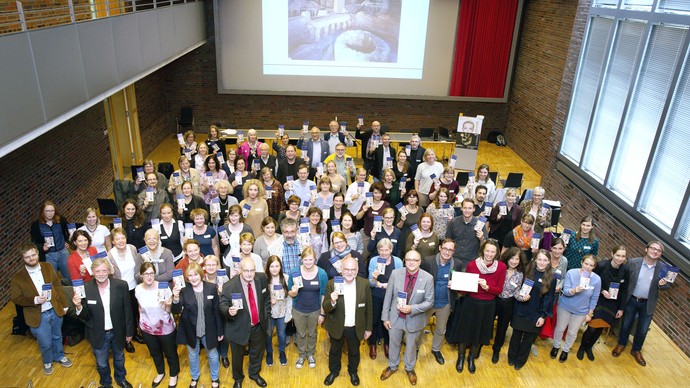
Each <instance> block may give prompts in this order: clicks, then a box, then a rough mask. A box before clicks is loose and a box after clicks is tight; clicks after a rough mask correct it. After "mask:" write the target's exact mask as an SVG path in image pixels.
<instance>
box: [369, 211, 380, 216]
mask: <svg viewBox="0 0 690 388" xmlns="http://www.w3.org/2000/svg"><path fill="white" fill-rule="evenodd" d="M371 214H373V215H375V216H378V215H379V212H375V211H373V210H372V211H371Z"/></svg>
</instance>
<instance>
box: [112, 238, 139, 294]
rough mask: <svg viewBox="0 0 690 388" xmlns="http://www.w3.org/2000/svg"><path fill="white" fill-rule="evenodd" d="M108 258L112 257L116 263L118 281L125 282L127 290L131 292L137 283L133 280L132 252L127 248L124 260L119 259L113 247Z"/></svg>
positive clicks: (133, 264)
mask: <svg viewBox="0 0 690 388" xmlns="http://www.w3.org/2000/svg"><path fill="white" fill-rule="evenodd" d="M110 256H112V257H113V260H115V263H117V268H118V269H120V279H122V280H124V281H126V282H127V285H128V286H129V290H130V291H131V290H133V289H134V287H136V286H137V281H136V280H134V266H135V265H136V264H135V263H134V257H133V256H132V251H130V249H129V246H127V247H126V248H125V258H124V259H121V258H120V255H119V254H118V252H117V248H115V247H113V248H112V249H111V250H110Z"/></svg>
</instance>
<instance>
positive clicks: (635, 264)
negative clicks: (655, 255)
mask: <svg viewBox="0 0 690 388" xmlns="http://www.w3.org/2000/svg"><path fill="white" fill-rule="evenodd" d="M643 262H644V257H635V258H633V259H630V260H629V261H628V263H627V264H626V266H627V268H628V271H629V276H630V281H629V283H628V288H627V290H626V294H625V296H624V297H625V300H623V301H622V302H623V303H622V304H621V306H625V305H626V304H627V303H628V301H629V300H630V298H632V297H634V296H635V295H633V293H634V292H635V287H636V286H637V280H638V278H639V277H640V269H641V268H642V263H643ZM663 266H664V263H663V262H662V261H661V260H657V262H656V266H655V267H654V276H653V277H652V283H651V284H650V286H649V296H648V297H647V315H652V314H654V310H656V302H657V301H658V300H659V290H665V289H667V288H669V287H670V286H671V284H669V283H666V284H664V285H663V286H660V285H659V280H660V279H659V271H661V267H663ZM619 292H620V291H619Z"/></svg>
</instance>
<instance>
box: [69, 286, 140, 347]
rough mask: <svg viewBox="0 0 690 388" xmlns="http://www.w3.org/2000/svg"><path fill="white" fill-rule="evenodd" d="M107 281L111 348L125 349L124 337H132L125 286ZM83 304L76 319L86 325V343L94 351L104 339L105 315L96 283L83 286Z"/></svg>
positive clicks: (132, 320) (126, 288) (132, 323)
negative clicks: (112, 341) (113, 346)
mask: <svg viewBox="0 0 690 388" xmlns="http://www.w3.org/2000/svg"><path fill="white" fill-rule="evenodd" d="M109 280H110V320H111V321H112V322H113V333H114V335H115V345H116V346H117V348H118V349H120V350H122V349H124V348H125V337H132V336H134V316H133V314H132V306H131V299H130V297H129V286H128V285H127V282H126V281H124V280H119V279H113V278H112V277H111V278H110V279H109ZM84 290H85V291H86V300H82V303H81V305H82V310H81V313H79V314H78V315H77V317H78V318H79V319H81V320H82V321H84V323H85V324H86V339H87V340H88V341H89V343H90V344H91V346H93V347H94V348H100V347H102V346H103V341H104V337H105V329H104V328H105V312H104V310H103V300H102V299H101V293H100V292H99V291H98V285H97V284H96V279H91V281H89V282H88V283H86V284H85V285H84Z"/></svg>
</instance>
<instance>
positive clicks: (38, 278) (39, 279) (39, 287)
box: [24, 264, 53, 312]
mask: <svg viewBox="0 0 690 388" xmlns="http://www.w3.org/2000/svg"><path fill="white" fill-rule="evenodd" d="M24 268H26V271H27V272H28V273H29V277H30V278H31V281H32V282H33V283H34V287H36V291H38V295H43V285H44V284H46V282H45V280H44V279H43V272H41V264H39V265H37V266H36V268H31V267H27V266H26V265H25V266H24ZM34 303H36V298H34ZM52 308H53V305H52V304H51V303H50V301H46V302H45V303H43V304H42V305H41V312H44V311H48V310H50V309H52Z"/></svg>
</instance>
